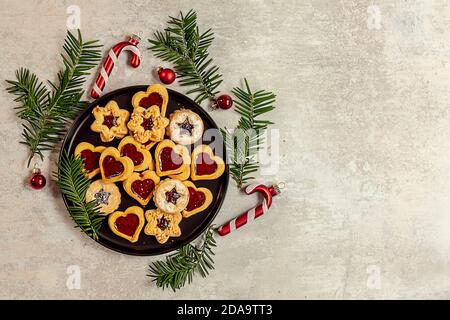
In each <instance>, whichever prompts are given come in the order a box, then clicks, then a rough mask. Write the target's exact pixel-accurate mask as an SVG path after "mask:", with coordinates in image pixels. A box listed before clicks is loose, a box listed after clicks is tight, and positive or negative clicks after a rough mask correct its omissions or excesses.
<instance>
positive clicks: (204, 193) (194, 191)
mask: <svg viewBox="0 0 450 320" xmlns="http://www.w3.org/2000/svg"><path fill="white" fill-rule="evenodd" d="M183 184H184V185H185V186H186V187H187V188H188V191H189V202H188V204H187V205H186V208H185V209H184V210H183V212H182V213H181V214H182V215H183V218H188V217H190V216H193V215H194V214H197V213H199V212H202V211H204V210H206V208H208V207H209V206H210V205H211V203H212V201H213V195H212V192H211V191H210V190H209V189H208V188H203V187H197V186H195V184H194V183H193V182H191V181H183Z"/></svg>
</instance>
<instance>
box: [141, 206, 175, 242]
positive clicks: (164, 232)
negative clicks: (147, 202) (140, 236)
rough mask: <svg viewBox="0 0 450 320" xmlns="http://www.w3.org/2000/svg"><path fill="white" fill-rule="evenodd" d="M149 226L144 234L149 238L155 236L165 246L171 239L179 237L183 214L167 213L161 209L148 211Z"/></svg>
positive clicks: (146, 215)
mask: <svg viewBox="0 0 450 320" xmlns="http://www.w3.org/2000/svg"><path fill="white" fill-rule="evenodd" d="M145 219H146V220H147V225H146V226H145V228H144V233H145V234H146V235H149V236H155V238H156V240H157V241H158V242H159V243H161V244H163V243H166V242H167V240H168V239H169V237H179V236H180V235H181V230H180V227H179V225H178V224H179V223H180V221H181V219H182V216H181V213H179V212H176V213H166V212H164V211H162V210H160V209H152V210H147V211H146V212H145Z"/></svg>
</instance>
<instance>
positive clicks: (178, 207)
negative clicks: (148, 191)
mask: <svg viewBox="0 0 450 320" xmlns="http://www.w3.org/2000/svg"><path fill="white" fill-rule="evenodd" d="M154 201H155V205H156V207H157V208H159V209H161V210H162V211H164V212H167V213H176V212H181V211H183V210H184V209H185V208H186V206H187V204H188V202H189V191H188V188H187V187H186V186H185V185H184V184H183V182H181V181H180V180H175V179H166V180H164V181H161V182H160V183H159V184H158V186H157V187H156V190H155V196H154Z"/></svg>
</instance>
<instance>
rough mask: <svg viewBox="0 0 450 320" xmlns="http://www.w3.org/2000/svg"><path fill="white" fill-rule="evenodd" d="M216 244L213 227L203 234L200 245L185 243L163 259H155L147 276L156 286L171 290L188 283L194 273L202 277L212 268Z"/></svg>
mask: <svg viewBox="0 0 450 320" xmlns="http://www.w3.org/2000/svg"><path fill="white" fill-rule="evenodd" d="M215 246H216V240H215V239H214V231H213V227H210V228H209V229H208V230H207V231H206V232H205V234H204V235H203V243H202V245H201V246H200V247H196V246H193V245H192V244H187V245H184V246H183V247H181V248H180V249H178V250H177V252H176V253H174V254H172V255H170V256H168V257H166V260H165V261H156V262H153V263H152V264H151V265H150V266H149V269H150V270H149V271H150V274H148V276H149V277H151V278H153V280H152V281H155V282H156V286H157V287H158V288H163V289H165V288H168V287H170V288H171V289H172V290H173V291H176V290H178V289H181V288H182V287H183V286H185V285H186V283H188V284H190V283H191V282H192V280H193V277H194V274H195V273H196V272H198V273H199V274H200V275H201V276H202V277H203V278H205V277H206V276H207V275H208V274H209V270H213V269H214V260H213V258H212V256H213V255H214V252H213V248H214V247H215Z"/></svg>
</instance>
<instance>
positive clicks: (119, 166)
mask: <svg viewBox="0 0 450 320" xmlns="http://www.w3.org/2000/svg"><path fill="white" fill-rule="evenodd" d="M99 162H100V173H101V174H102V180H103V182H109V183H113V182H117V181H124V180H126V179H127V178H128V177H129V176H130V175H131V174H132V173H133V171H134V164H133V160H131V159H130V158H128V157H125V156H121V155H120V152H119V150H117V149H116V148H114V147H108V148H106V149H105V150H103V152H102V154H101V155H100V160H99Z"/></svg>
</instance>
